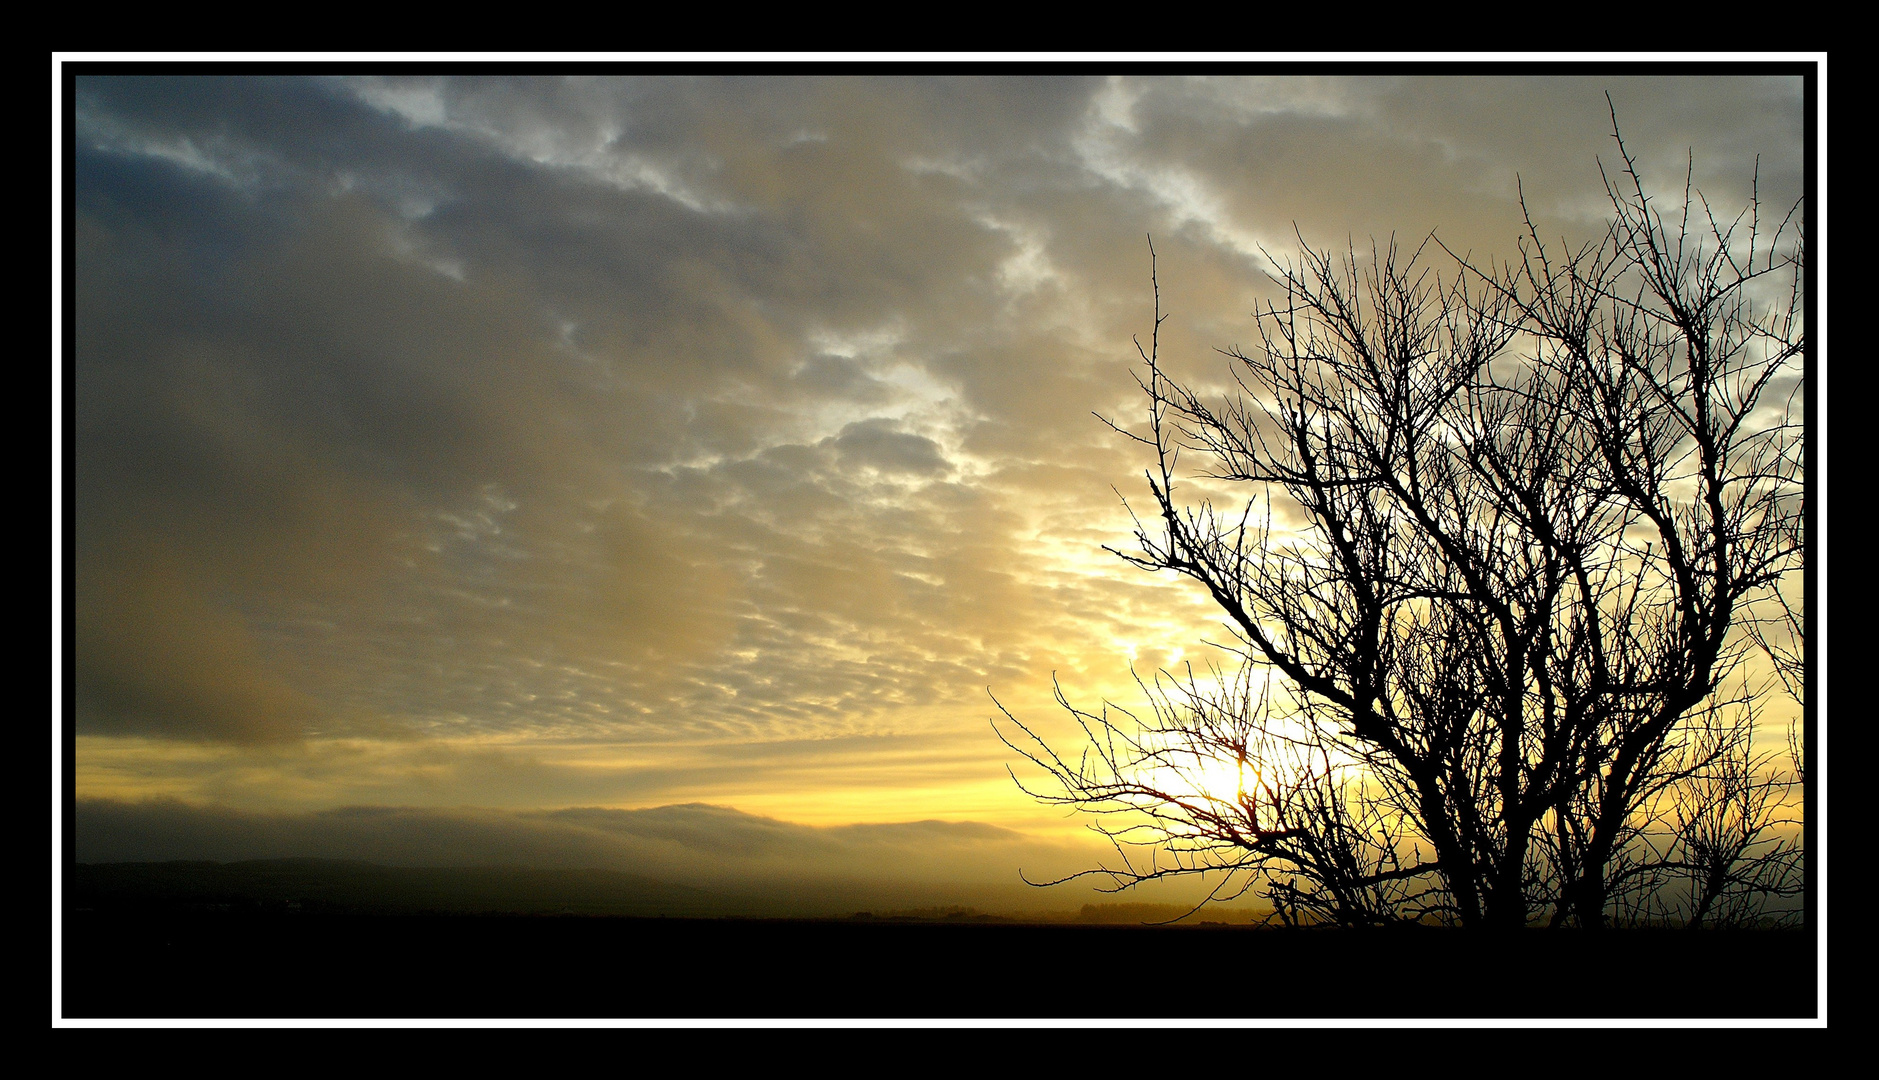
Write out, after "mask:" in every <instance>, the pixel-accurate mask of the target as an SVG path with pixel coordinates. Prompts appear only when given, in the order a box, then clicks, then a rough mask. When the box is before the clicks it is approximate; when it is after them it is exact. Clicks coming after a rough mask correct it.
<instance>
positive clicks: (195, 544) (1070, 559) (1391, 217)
mask: <svg viewBox="0 0 1879 1080" xmlns="http://www.w3.org/2000/svg"><path fill="white" fill-rule="evenodd" d="M1344 70H1345V73H1344V74H1340V75H1337V76H1324V77H1307V76H1296V75H1286V76H1267V77H1261V76H1238V77H1152V78H1150V77H1103V76H1081V75H1078V76H1069V75H1041V74H1020V73H1017V72H1016V71H1014V72H1013V73H1012V74H1010V75H1007V76H1004V77H988V76H980V75H975V76H971V77H945V76H941V75H934V74H912V73H910V74H906V75H898V76H878V77H867V78H862V77H829V76H818V77H807V76H795V77H755V76H749V75H741V76H740V75H719V76H701V77H675V76H667V75H658V76H650V75H649V76H639V77H634V76H613V75H609V76H605V77H588V76H581V75H577V74H567V75H557V76H542V77H537V76H528V77H520V76H517V77H475V78H470V77H462V78H444V77H428V76H427V77H408V78H406V77H390V76H369V77H357V78H336V77H325V76H319V75H316V74H314V73H313V72H314V71H315V69H313V68H309V69H307V73H306V74H305V75H296V74H293V73H292V72H291V71H289V73H286V74H280V75H274V76H268V77H244V76H230V77H217V76H188V77H183V76H177V75H174V74H171V73H169V72H167V71H166V70H165V69H164V68H163V67H161V66H152V67H151V68H149V69H148V70H147V71H146V72H145V73H144V74H141V75H135V76H129V75H127V76H117V75H113V76H109V77H106V76H101V75H95V74H86V75H81V76H80V77H79V78H78V79H77V84H76V91H75V95H74V97H73V100H72V107H73V109H74V111H75V115H76V124H75V139H74V142H73V144H72V146H71V147H70V151H69V156H68V158H67V161H68V168H69V169H70V170H71V172H70V182H71V185H72V187H73V189H74V201H73V207H74V209H73V211H72V214H73V217H72V220H71V222H70V227H71V236H72V238H73V239H72V243H71V246H70V247H69V249H68V250H67V252H66V258H67V259H69V261H70V265H71V267H72V285H71V289H72V295H71V296H70V298H69V299H70V301H71V303H72V305H73V310H74V314H75V323H74V329H73V341H72V342H71V343H70V345H71V355H72V356H73V357H74V364H73V366H72V367H70V368H68V369H67V378H68V381H67V382H66V384H65V389H66V392H67V394H68V395H69V396H68V397H67V399H66V403H67V407H68V409H69V412H68V413H67V419H66V423H68V424H69V430H70V434H71V436H72V443H73V446H74V448H75V449H74V453H73V454H72V456H71V457H70V459H69V460H67V461H66V462H65V466H64V467H65V468H66V470H67V476H68V479H69V481H70V484H71V487H70V489H69V490H70V497H71V500H72V505H71V506H70V507H69V510H70V519H69V520H70V523H71V535H70V543H71V553H72V554H71V560H72V561H71V563H70V568H69V569H70V572H71V573H72V576H73V579H74V594H75V603H74V606H73V607H72V609H71V610H70V611H69V612H68V613H66V617H67V618H69V621H70V625H71V628H72V632H73V641H74V643H75V645H74V650H73V652H72V654H71V662H72V665H73V673H72V674H73V679H72V686H73V691H72V697H71V700H70V701H69V702H68V703H67V704H68V705H69V707H70V710H71V713H72V716H73V718H74V722H75V724H76V740H75V744H74V749H73V759H72V760H71V762H70V763H69V764H70V777H71V783H72V784H73V790H74V794H75V795H76V797H77V800H78V807H79V811H78V817H77V829H78V836H77V843H78V852H79V858H80V859H81V860H85V861H107V860H112V859H146V858H243V857H262V856H276V855H299V854H317V855H333V856H345V857H361V858H375V859H379V860H381V861H387V862H403V863H426V862H428V863H445V864H465V863H487V862H527V863H534V864H554V865H609V866H616V867H619V868H627V869H638V870H645V871H648V872H657V873H661V874H666V875H668V876H672V877H675V878H682V879H689V880H714V881H715V880H726V881H728V880H743V879H752V880H754V879H755V878H757V877H762V876H764V875H770V876H772V877H775V876H778V875H783V876H787V875H790V874H798V875H801V874H811V873H813V874H822V875H827V876H832V877H849V878H857V879H858V878H862V877H869V876H874V877H880V876H883V875H885V876H892V877H899V878H905V879H908V880H920V881H928V882H932V883H935V885H936V887H939V886H944V885H948V884H953V885H956V884H958V883H960V882H977V883H986V884H988V885H1000V884H1003V885H1010V884H1012V883H1014V882H1016V881H1017V880H1018V878H1017V875H1018V872H1019V870H1020V868H1021V867H1022V868H1024V870H1025V872H1026V873H1027V874H1030V875H1033V876H1051V875H1055V874H1059V873H1067V872H1070V871H1071V870H1074V869H1081V868H1084V867H1086V866H1088V865H1091V859H1092V854H1091V852H1092V851H1093V850H1094V849H1093V848H1092V847H1091V846H1090V843H1091V842H1090V840H1089V839H1088V838H1087V835H1086V834H1085V833H1084V832H1083V831H1082V823H1081V822H1079V821H1077V820H1075V819H1073V818H1067V817H1066V816H1065V815H1064V813H1063V812H1062V811H1061V810H1060V809H1056V808H1050V807H1045V806H1041V805H1039V804H1038V803H1037V802H1035V801H1034V800H1031V799H1029V798H1028V797H1026V796H1025V795H1024V794H1023V793H1022V792H1020V791H1019V790H1018V789H1017V787H1016V785H1014V783H1013V780H1012V777H1011V775H1010V774H1008V772H1007V766H1008V765H1011V766H1018V765H1022V764H1023V762H1022V761H1021V760H1020V759H1018V758H1017V756H1016V755H1015V754H1014V753H1013V752H1012V751H1011V750H1009V749H1008V748H1007V747H1006V746H1004V745H1003V744H1002V743H1001V742H1000V741H999V740H998V738H997V736H996V734H995V733H994V731H993V728H992V726H991V723H990V719H991V717H992V716H994V715H995V714H996V713H997V706H996V705H995V704H994V702H993V700H992V695H996V698H997V702H998V703H1000V704H1002V705H1003V706H1004V707H1005V708H1008V709H1010V710H1011V712H1012V713H1013V715H1015V716H1017V717H1019V718H1020V719H1022V720H1023V721H1024V722H1025V723H1026V724H1027V725H1031V726H1034V727H1035V728H1036V729H1037V730H1039V731H1040V732H1041V733H1044V734H1047V735H1053V736H1061V735H1063V734H1064V733H1065V732H1066V731H1067V730H1068V727H1069V722H1068V719H1067V717H1066V716H1065V715H1064V714H1063V713H1062V711H1061V710H1060V709H1059V708H1058V707H1057V706H1056V705H1055V704H1053V702H1052V698H1051V695H1052V688H1053V679H1055V680H1056V681H1057V682H1058V683H1060V684H1061V686H1062V688H1063V692H1064V693H1065V694H1066V695H1067V696H1068V697H1069V698H1070V699H1071V700H1072V701H1074V702H1076V703H1077V704H1079V705H1083V706H1086V707H1088V706H1094V705H1097V704H1099V703H1100V702H1101V701H1103V700H1104V699H1111V700H1116V701H1120V702H1126V701H1129V700H1132V699H1133V697H1134V696H1135V695H1136V690H1135V683H1134V676H1133V675H1132V672H1133V673H1139V674H1141V675H1144V676H1149V677H1152V675H1153V673H1154V672H1155V671H1157V670H1160V669H1162V668H1164V667H1168V666H1171V665H1179V664H1182V663H1185V662H1189V661H1191V662H1194V663H1196V664H1199V665H1204V664H1205V663H1206V662H1207V661H1208V660H1209V659H1211V658H1217V657H1220V655H1221V654H1220V653H1219V651H1218V650H1217V649H1215V648H1214V647H1213V646H1211V645H1209V644H1208V642H1209V641H1222V640H1225V633H1224V631H1223V630H1222V626H1221V621H1220V618H1219V616H1218V615H1217V613H1216V612H1215V611H1214V610H1213V609H1212V608H1211V606H1210V604H1209V602H1208V601H1207V599H1206V597H1205V596H1203V595H1199V594H1197V593H1196V591H1195V590H1194V589H1193V588H1191V587H1188V586H1185V585H1183V584H1182V583H1180V582H1177V581H1172V580H1168V579H1167V578H1166V576H1165V575H1163V576H1162V577H1156V576H1152V575H1147V574H1144V573H1142V572H1140V571H1137V570H1134V569H1132V568H1131V567H1129V566H1128V565H1126V564H1125V563H1123V562H1122V561H1121V560H1120V559H1118V558H1117V557H1116V556H1115V555H1114V554H1112V553H1110V552H1108V551H1105V550H1104V549H1105V547H1106V546H1107V547H1110V548H1122V549H1125V550H1126V549H1128V548H1130V546H1131V544H1130V531H1131V527H1130V517H1129V511H1128V508H1127V506H1125V504H1124V499H1130V500H1132V501H1133V502H1134V503H1135V504H1136V505H1137V506H1140V505H1142V503H1143V501H1144V498H1145V495H1146V489H1145V485H1144V483H1143V479H1142V474H1143V470H1144V468H1145V467H1146V466H1147V465H1148V464H1150V462H1148V461H1146V460H1144V458H1143V456H1142V454H1141V447H1139V446H1135V445H1133V444H1131V443H1129V442H1128V441H1127V440H1126V439H1124V438H1122V437H1121V436H1119V435H1118V434H1117V433H1116V432H1115V431H1114V430H1112V429H1111V428H1110V427H1108V426H1106V425H1105V424H1104V423H1103V422H1102V420H1101V419H1099V416H1100V417H1108V418H1112V419H1114V420H1116V422H1118V423H1120V424H1122V425H1123V426H1125V427H1126V426H1129V425H1132V424H1139V422H1140V419H1141V415H1140V414H1141V412H1142V409H1141V405H1140V391H1139V390H1138V389H1137V387H1136V385H1135V383H1134V381H1133V378H1132V371H1133V367H1132V363H1133V361H1134V360H1135V351H1134V346H1133V344H1132V343H1131V339H1132V337H1134V336H1136V335H1146V334H1147V333H1148V331H1149V330H1150V329H1151V327H1152V324H1153V310H1154V308H1153V294H1152V290H1151V284H1150V261H1149V237H1151V236H1152V238H1153V244H1154V250H1155V252H1156V264H1155V274H1156V278H1157V280H1158V282H1159V286H1160V294H1161V308H1162V311H1163V312H1164V313H1166V314H1167V315H1168V316H1169V318H1168V321H1167V323H1166V324H1165V325H1164V326H1163V327H1162V334H1161V351H1162V357H1163V359H1164V361H1165V362H1166V364H1167V365H1168V366H1169V367H1170V369H1171V370H1172V371H1173V372H1174V373H1175V374H1176V375H1177V377H1179V378H1181V379H1183V380H1184V381H1188V382H1190V383H1192V384H1195V385H1198V386H1203V387H1209V386H1213V387H1217V386H1220V385H1223V384H1224V383H1225V381H1226V379H1227V378H1228V374H1227V365H1226V360H1225V358H1224V357H1222V356H1221V355H1220V353H1219V352H1218V351H1216V350H1219V349H1225V348H1230V347H1233V346H1246V347H1251V346H1252V345H1254V344H1256V342H1257V332H1256V330H1255V326H1254V322H1253V319H1252V318H1251V312H1252V311H1253V309H1254V308H1255V307H1256V306H1257V305H1258V304H1259V303H1261V302H1262V301H1263V300H1265V299H1269V298H1270V297H1272V296H1273V295H1274V291H1273V289H1272V286H1271V283H1270V281H1269V279H1268V277H1267V275H1268V274H1269V273H1271V272H1273V271H1274V270H1275V268H1276V267H1277V266H1280V265H1283V263H1284V262H1285V260H1286V259H1287V258H1289V257H1293V256H1295V254H1296V252H1297V251H1298V250H1299V248H1300V246H1301V244H1304V245H1309V246H1311V247H1312V248H1314V249H1326V248H1331V249H1343V248H1346V247H1347V246H1349V247H1352V248H1356V249H1361V250H1365V251H1367V250H1368V249H1369V247H1370V244H1371V242H1372V240H1373V239H1375V240H1376V241H1377V242H1379V243H1388V242H1389V240H1390V238H1391V237H1392V236H1394V237H1395V238H1396V240H1397V241H1398V243H1399V244H1401V245H1404V246H1409V247H1413V246H1416V245H1418V244H1420V243H1421V242H1422V241H1423V239H1424V238H1426V237H1428V236H1429V235H1430V234H1431V233H1432V232H1433V233H1434V234H1435V235H1436V236H1437V237H1439V239H1440V240H1441V241H1442V243H1443V244H1445V245H1446V246H1447V247H1449V248H1451V249H1453V250H1456V251H1465V252H1469V253H1472V254H1474V255H1477V256H1481V257H1483V258H1488V259H1492V258H1496V257H1501V258H1504V257H1507V256H1510V255H1514V254H1515V248H1514V243H1515V240H1516V238H1517V236H1518V234H1519V232H1520V230H1521V208H1520V202H1519V200H1520V198H1521V196H1522V195H1523V194H1524V197H1525V201H1526V205H1527V207H1528V208H1529V209H1530V210H1531V211H1532V213H1533V215H1534V218H1535V221H1536V223H1537V224H1538V225H1539V227H1540V229H1541V230H1542V233H1543V235H1546V236H1549V237H1551V236H1560V237H1568V238H1584V237H1587V236H1590V235H1591V234H1592V230H1594V229H1596V228H1597V226H1598V225H1599V223H1600V222H1601V221H1602V219H1603V215H1604V211H1605V209H1606V204H1605V203H1604V198H1605V196H1604V188H1603V185H1602V182H1601V179H1600V172H1599V169H1600V162H1601V161H1603V162H1604V163H1605V164H1606V165H1607V167H1609V166H1610V165H1611V163H1612V162H1613V161H1614V160H1615V159H1616V155H1615V149H1616V148H1615V144H1614V143H1613V141H1612V137H1611V128H1612V115H1611V110H1612V109H1615V111H1616V114H1617V117H1618V122H1619V124H1620V126H1621V127H1622V130H1623V132H1624V136H1625V139H1626V142H1627V145H1628V146H1629V147H1630V148H1631V149H1632V151H1633V153H1634V154H1635V155H1636V157H1637V159H1638V163H1639V167H1640V170H1641V172H1642V173H1643V175H1644V177H1645V179H1646V182H1647V184H1650V185H1653V186H1654V187H1655V188H1657V189H1658V190H1661V191H1665V192H1671V193H1676V194H1679V195H1680V193H1681V188H1682V182H1683V179H1684V175H1685V171H1686V167H1691V168H1693V169H1694V179H1695V182H1696V184H1697V186H1698V187H1699V188H1701V189H1702V191H1703V192H1704V194H1705V195H1706V196H1708V197H1709V199H1710V201H1711V202H1712V203H1713V204H1716V205H1721V206H1734V205H1739V204H1741V203H1743V202H1744V201H1746V199H1747V198H1748V195H1749V192H1750V186H1749V185H1750V180H1751V178H1753V177H1756V176H1757V175H1759V183H1760V187H1761V195H1762V198H1763V199H1764V201H1765V203H1768V204H1778V205H1780V206H1783V207H1785V206H1787V205H1789V204H1791V203H1792V202H1793V200H1794V198H1795V197H1796V196H1797V195H1798V194H1799V193H1800V191H1801V189H1802V184H1803V142H1802V140H1803V135H1804V126H1805V119H1806V118H1805V116H1804V113H1803V101H1802V84H1801V80H1800V79H1799V77H1798V76H1792V77H1791V76H1766V75H1756V76H1742V75H1737V76H1712V75H1701V76H1698V75H1676V74H1670V75H1661V76H1654V77H1637V76H1631V75H1609V76H1577V75H1574V76H1565V75H1560V74H1554V73H1549V72H1548V71H1547V69H1545V68H1543V67H1541V68H1536V69H1535V70H1534V72H1533V73H1532V74H1530V75H1528V76H1524V77H1511V76H1502V75H1493V76H1454V77H1430V76H1415V75H1404V74H1400V73H1390V74H1382V73H1374V74H1372V73H1366V72H1365V70H1364V69H1362V68H1347V69H1344ZM1608 93H1609V95H1610V102H1611V105H1610V106H1609V107H1608V105H1607V98H1606V95H1607V94H1608ZM1758 162H1759V163H1758ZM1021 775H1022V774H1021ZM935 895H936V896H937V895H938V894H937V893H936V894H935ZM941 899H943V897H942V898H941Z"/></svg>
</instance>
